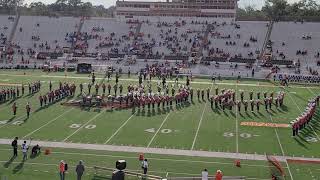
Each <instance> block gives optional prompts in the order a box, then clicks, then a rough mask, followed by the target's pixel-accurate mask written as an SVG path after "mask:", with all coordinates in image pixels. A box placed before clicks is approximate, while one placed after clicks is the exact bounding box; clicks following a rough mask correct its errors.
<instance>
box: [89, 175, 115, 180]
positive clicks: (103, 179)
mask: <svg viewBox="0 0 320 180" xmlns="http://www.w3.org/2000/svg"><path fill="white" fill-rule="evenodd" d="M111 179H112V178H111V177H105V176H99V175H94V176H93V178H92V179H91V180H111Z"/></svg>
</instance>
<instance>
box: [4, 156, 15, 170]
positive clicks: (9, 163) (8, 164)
mask: <svg viewBox="0 0 320 180" xmlns="http://www.w3.org/2000/svg"><path fill="white" fill-rule="evenodd" d="M15 159H16V156H12V157H11V158H10V159H9V160H8V161H7V162H6V163H4V164H3V167H4V168H8V167H9V166H10V165H11V163H12V162H13V160H15Z"/></svg>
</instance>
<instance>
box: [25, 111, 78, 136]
mask: <svg viewBox="0 0 320 180" xmlns="http://www.w3.org/2000/svg"><path fill="white" fill-rule="evenodd" d="M73 109H74V108H71V109H69V110H68V111H65V112H63V113H62V114H60V115H59V116H57V117H56V118H54V119H52V120H51V121H49V122H47V123H46V124H44V125H42V126H40V127H39V128H37V129H36V130H34V131H32V132H30V133H29V134H27V135H25V136H23V139H24V138H26V137H28V136H31V135H32V134H34V133H35V132H38V131H39V130H41V129H42V128H44V127H46V126H48V125H49V124H51V123H52V122H54V121H56V120H57V119H59V118H60V117H62V116H64V115H65V114H67V113H68V112H70V111H72V110H73Z"/></svg>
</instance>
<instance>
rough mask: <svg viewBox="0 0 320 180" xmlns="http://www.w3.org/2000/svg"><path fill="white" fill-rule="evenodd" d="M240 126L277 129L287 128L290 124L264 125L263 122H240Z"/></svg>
mask: <svg viewBox="0 0 320 180" xmlns="http://www.w3.org/2000/svg"><path fill="white" fill-rule="evenodd" d="M240 125H241V126H252V127H279V128H289V127H290V124H278V123H264V122H241V123H240Z"/></svg>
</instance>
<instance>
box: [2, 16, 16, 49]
mask: <svg viewBox="0 0 320 180" xmlns="http://www.w3.org/2000/svg"><path fill="white" fill-rule="evenodd" d="M0 23H1V26H0V33H1V34H0V36H1V37H0V44H1V45H2V46H3V45H5V44H6V42H7V40H8V38H9V35H10V32H11V30H12V27H13V24H14V17H13V16H0Z"/></svg>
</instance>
